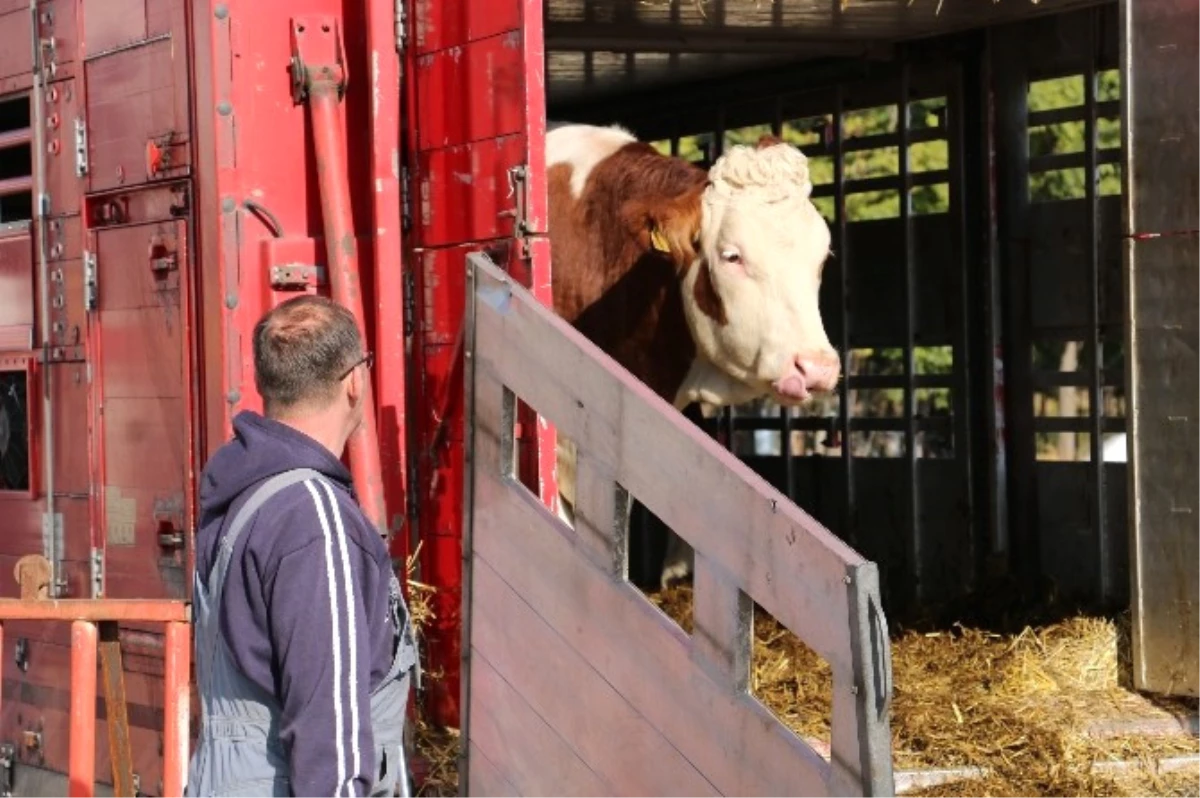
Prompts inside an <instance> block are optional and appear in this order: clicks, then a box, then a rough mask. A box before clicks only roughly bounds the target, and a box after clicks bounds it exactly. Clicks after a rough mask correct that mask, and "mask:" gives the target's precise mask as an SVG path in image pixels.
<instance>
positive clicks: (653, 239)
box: [621, 191, 701, 265]
mask: <svg viewBox="0 0 1200 798" xmlns="http://www.w3.org/2000/svg"><path fill="white" fill-rule="evenodd" d="M621 215H622V216H623V217H624V219H625V223H626V226H627V228H628V230H629V232H630V234H631V235H633V236H634V238H636V239H637V242H638V246H639V248H641V249H643V250H653V251H655V252H659V253H661V254H663V255H665V256H667V257H669V258H671V259H672V260H674V261H676V262H677V263H679V264H681V265H683V264H687V263H690V262H691V261H692V260H693V259H694V258H695V257H696V253H697V252H698V251H699V246H698V242H699V239H700V217H701V214H700V193H699V192H698V191H697V192H692V191H689V192H688V193H687V194H684V195H683V196H680V197H677V198H672V199H657V200H641V199H636V200H630V201H629V202H627V203H626V204H625V208H624V209H623V211H622V214H621Z"/></svg>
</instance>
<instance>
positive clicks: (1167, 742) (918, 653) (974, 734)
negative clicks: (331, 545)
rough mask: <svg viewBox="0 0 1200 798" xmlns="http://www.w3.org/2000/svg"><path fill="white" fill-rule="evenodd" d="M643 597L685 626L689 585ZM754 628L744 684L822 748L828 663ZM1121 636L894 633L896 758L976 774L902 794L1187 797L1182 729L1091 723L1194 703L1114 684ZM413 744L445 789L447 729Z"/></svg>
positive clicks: (418, 596)
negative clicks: (1170, 731)
mask: <svg viewBox="0 0 1200 798" xmlns="http://www.w3.org/2000/svg"><path fill="white" fill-rule="evenodd" d="M415 558H416V552H414V553H413V556H412V557H411V558H410V561H409V574H410V579H409V586H410V599H409V608H410V611H411V612H412V615H413V620H414V623H415V625H416V626H417V629H418V633H419V630H420V629H421V628H422V627H423V626H424V625H425V624H427V623H428V622H429V620H431V619H432V617H433V616H432V611H431V608H430V604H429V597H430V595H431V594H432V592H433V589H432V588H430V587H428V586H426V585H422V584H420V583H419V582H415V581H414V580H413V579H412V578H411V575H412V573H413V570H412V569H413V563H414V562H415ZM649 598H650V599H651V601H653V602H655V603H656V604H658V605H659V606H660V607H661V608H662V609H663V611H664V612H665V613H666V614H667V615H669V616H670V617H672V618H673V619H675V621H676V622H677V623H679V625H680V626H682V627H683V628H684V629H686V630H687V631H688V632H691V631H692V593H691V587H690V586H681V587H677V588H674V589H672V590H670V591H666V592H664V593H659V594H655V595H651V596H650V597H649ZM754 632H755V634H754V659H753V666H754V671H753V674H752V681H751V689H752V691H753V693H754V694H755V695H756V696H757V697H758V698H759V699H760V700H761V701H762V702H763V703H764V704H766V705H767V706H768V707H769V708H770V709H771V710H772V711H773V712H774V713H775V714H776V715H777V716H778V717H779V718H780V719H781V720H782V721H783V722H784V723H785V724H786V725H787V726H788V727H790V728H791V729H792V730H793V731H795V732H796V734H798V735H799V736H801V737H803V738H805V739H807V740H809V741H810V742H813V743H815V744H817V745H818V746H819V747H820V746H827V745H828V742H829V718H830V697H831V689H832V680H831V675H830V670H829V667H828V666H827V665H826V664H825V662H824V661H823V660H821V659H820V658H819V657H818V656H817V655H816V654H815V653H813V652H812V651H811V650H809V649H808V648H807V647H806V646H804V644H803V643H801V642H800V641H799V640H798V639H797V638H796V637H795V636H794V635H792V634H791V633H790V632H788V631H787V630H786V629H784V628H783V627H782V626H780V625H779V624H778V623H777V622H776V621H775V620H774V619H773V618H771V617H770V616H768V615H766V614H765V613H764V612H762V611H761V610H759V609H758V608H756V615H755V624H754ZM1128 633H1129V627H1128V618H1121V619H1118V621H1116V622H1113V621H1111V620H1108V619H1103V618H1090V617H1075V618H1071V619H1069V620H1066V621H1063V622H1061V623H1057V624H1051V625H1047V626H1043V627H1039V628H1036V629H1035V628H1026V629H1025V630H1024V631H1023V632H1021V633H1020V634H1018V635H999V634H994V633H990V632H987V631H983V630H980V629H974V628H968V627H964V626H955V627H954V628H952V629H951V630H949V631H944V632H938V633H927V634H922V633H918V632H912V631H909V632H903V633H900V634H897V635H895V636H894V637H893V640H892V666H893V681H894V685H895V687H894V696H893V703H892V717H891V723H892V744H893V754H894V761H895V767H896V769H897V770H898V771H899V770H919V769H927V768H953V767H978V768H983V769H984V770H985V771H986V772H985V773H984V774H983V776H982V777H980V778H972V779H965V780H960V781H957V782H953V783H949V784H943V785H940V786H936V787H928V788H924V789H921V790H918V791H914V792H911V793H909V794H911V795H925V796H941V795H977V796H1000V795H1006V796H1007V795H1028V796H1042V795H1055V796H1074V795H1095V796H1134V795H1162V796H1176V795H1200V774H1197V772H1196V770H1195V768H1190V769H1186V770H1184V771H1180V772H1173V773H1162V774H1159V773H1157V772H1156V770H1155V767H1154V763H1155V762H1157V761H1158V760H1159V759H1160V758H1163V757H1170V756H1175V755H1180V754H1191V753H1196V752H1197V750H1200V747H1198V745H1197V741H1196V738H1195V737H1189V736H1182V735H1157V736H1155V735H1145V734H1143V735H1134V734H1127V735H1123V736H1102V735H1100V734H1099V733H1098V732H1097V724H1098V723H1100V722H1103V721H1105V720H1116V719H1118V718H1119V719H1122V720H1128V719H1130V718H1144V719H1148V720H1153V719H1156V718H1165V717H1169V716H1172V715H1174V716H1182V715H1185V714H1187V713H1194V712H1195V711H1196V709H1197V702H1195V701H1166V700H1162V701H1153V702H1152V701H1150V700H1148V699H1146V698H1144V697H1142V696H1140V695H1138V694H1136V693H1133V692H1131V691H1130V690H1128V689H1126V687H1125V686H1124V685H1126V684H1127V683H1128V673H1129V672H1130V664H1129V662H1128V661H1126V660H1125V659H1124V658H1123V652H1126V651H1128V645H1127V642H1128V641H1127V636H1128ZM1122 635H1124V636H1125V637H1126V639H1125V640H1124V641H1122V640H1120V639H1119V638H1120V637H1121V636H1122ZM1119 652H1122V653H1119ZM425 678H426V679H427V680H428V679H431V678H437V675H436V674H428V673H427V674H426V675H425ZM1089 732H1091V733H1089ZM415 742H416V748H417V752H418V755H419V757H420V758H421V759H422V760H424V761H423V762H422V763H421V767H420V769H421V770H422V771H423V773H424V774H425V780H424V783H423V785H422V788H421V791H420V794H421V795H428V796H434V795H437V796H441V795H455V794H457V790H458V773H457V765H458V761H457V758H458V753H459V734H458V730H457V729H440V728H436V727H432V726H430V725H429V724H427V723H425V722H424V721H423V720H419V721H418V723H417V724H416V739H415ZM1118 761H1134V762H1141V763H1142V764H1143V767H1140V768H1134V769H1130V770H1126V771H1124V772H1119V773H1113V772H1100V773H1093V772H1092V766H1093V763H1095V762H1101V763H1104V762H1118Z"/></svg>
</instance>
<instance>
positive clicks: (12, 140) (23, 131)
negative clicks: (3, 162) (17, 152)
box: [0, 127, 33, 150]
mask: <svg viewBox="0 0 1200 798" xmlns="http://www.w3.org/2000/svg"><path fill="white" fill-rule="evenodd" d="M31 143H33V128H29V127H19V128H16V129H15V130H5V131H3V132H0V150H7V149H11V148H13V147H23V146H25V145H28V144H31Z"/></svg>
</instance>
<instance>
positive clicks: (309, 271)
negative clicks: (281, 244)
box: [270, 263, 329, 291]
mask: <svg viewBox="0 0 1200 798" xmlns="http://www.w3.org/2000/svg"><path fill="white" fill-rule="evenodd" d="M270 280H271V288H272V290H275V291H303V290H304V289H305V288H318V287H320V286H323V285H328V283H329V275H328V273H327V271H326V269H325V267H324V266H313V265H311V264H305V263H288V264H285V265H281V266H272V267H271V270H270Z"/></svg>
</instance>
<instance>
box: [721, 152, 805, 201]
mask: <svg viewBox="0 0 1200 798" xmlns="http://www.w3.org/2000/svg"><path fill="white" fill-rule="evenodd" d="M708 180H709V183H710V184H711V185H712V186H713V187H714V188H715V189H717V190H718V191H719V192H720V193H722V194H728V193H732V192H737V193H738V194H743V193H747V192H748V193H751V194H754V195H758V197H759V198H760V199H762V200H763V201H766V202H782V201H785V200H789V199H807V198H808V197H809V196H810V195H811V194H812V178H811V177H810V176H809V173H808V158H806V157H805V156H804V153H802V152H800V150H798V149H797V148H795V147H792V146H790V145H787V144H779V145H776V146H773V147H763V148H758V149H756V148H753V147H746V146H740V145H739V146H736V147H732V148H730V149H729V150H728V151H726V152H725V153H724V154H723V155H722V156H721V157H720V158H718V159H717V161H716V163H714V164H713V165H712V167H711V168H710V169H709V170H708Z"/></svg>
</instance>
